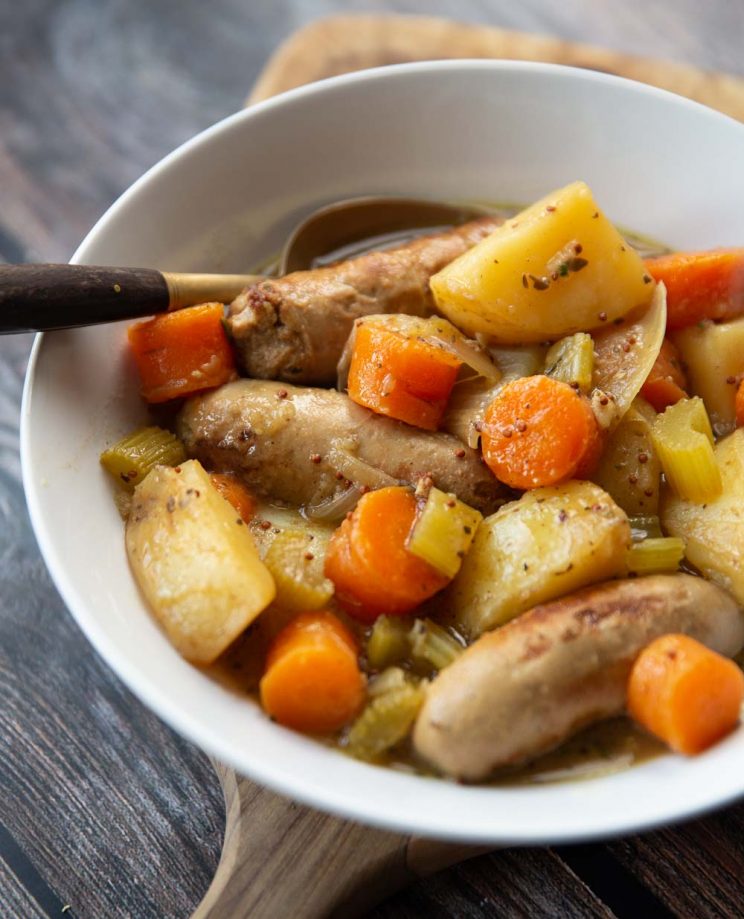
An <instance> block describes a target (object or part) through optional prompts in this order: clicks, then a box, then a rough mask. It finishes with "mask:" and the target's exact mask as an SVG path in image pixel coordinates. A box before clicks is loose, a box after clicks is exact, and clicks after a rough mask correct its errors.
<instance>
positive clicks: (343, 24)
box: [248, 15, 744, 121]
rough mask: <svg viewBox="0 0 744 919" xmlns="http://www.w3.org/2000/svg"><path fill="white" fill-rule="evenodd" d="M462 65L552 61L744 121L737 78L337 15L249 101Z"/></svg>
mask: <svg viewBox="0 0 744 919" xmlns="http://www.w3.org/2000/svg"><path fill="white" fill-rule="evenodd" d="M456 58H501V59H508V60H518V61H547V62H550V63H553V64H568V65H571V66H574V67H585V68H588V69H590V70H600V71H602V72H604V73H613V74H618V75H620V76H624V77H629V78H630V79H633V80H639V81H640V82H642V83H650V84H651V85H652V86H659V87H661V88H662V89H668V90H671V91H672V92H675V93H679V94H680V95H683V96H688V97H689V98H690V99H695V100H696V101H697V102H702V103H703V104H705V105H709V106H711V107H712V108H717V109H719V110H720V111H722V112H724V113H725V114H727V115H731V116H732V117H733V118H738V119H739V120H742V121H744V79H740V78H738V77H736V76H732V75H729V74H725V73H717V72H715V71H709V72H705V71H702V70H699V69H698V68H695V67H689V66H687V65H684V64H675V63H672V62H670V61H660V60H657V59H651V58H642V57H637V56H635V55H629V54H621V53H618V52H616V51H611V50H609V49H607V48H602V47H598V46H596V45H589V44H585V43H582V42H571V41H562V40H559V39H556V38H549V37H546V36H540V35H532V34H529V33H526V32H516V31H510V30H506V29H496V28H485V27H483V26H472V25H467V24H465V23H456V22H452V21H451V20H449V19H438V18H435V17H429V16H410V17H404V16H390V15H378V16H333V17H330V18H328V19H325V20H322V21H320V22H315V23H312V24H311V25H309V26H306V27H305V28H304V29H302V30H300V31H299V32H297V33H295V34H294V35H293V36H292V37H291V38H290V39H288V40H287V41H286V42H285V43H284V44H283V45H282V46H281V48H279V49H278V50H277V51H276V52H275V54H274V55H273V56H272V58H271V60H270V61H269V63H268V64H267V65H266V68H265V70H264V71H263V73H262V74H261V77H260V78H259V80H258V81H257V83H256V85H255V86H254V88H253V91H252V92H251V94H250V96H249V97H248V101H249V102H258V101H260V100H261V99H266V98H268V97H269V96H273V95H276V94H277V93H280V92H285V91H286V90H288V89H294V87H296V86H302V85H303V84H305V83H312V82H313V81H315V80H320V79H323V78H324V77H329V76H337V75H338V74H342V73H349V72H350V71H354V70H363V69H365V68H367V67H380V66H383V65H385V64H393V63H401V62H404V61H427V60H442V59H456Z"/></svg>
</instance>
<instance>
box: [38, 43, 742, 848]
mask: <svg viewBox="0 0 744 919" xmlns="http://www.w3.org/2000/svg"><path fill="white" fill-rule="evenodd" d="M464 69H465V70H476V71H477V70H487V71H494V70H495V71H503V72H507V73H508V72H520V71H523V72H528V73H542V74H545V75H549V76H552V77H554V78H556V79H562V78H563V79H565V78H571V79H573V78H576V76H577V75H578V74H580V75H581V79H582V80H585V81H589V82H598V83H607V84H615V85H617V84H624V85H626V87H627V89H628V90H629V91H634V92H637V93H639V94H641V95H649V94H650V95H652V96H657V97H660V98H664V99H666V100H667V103H668V104H671V105H676V106H680V107H688V108H691V109H694V110H696V111H697V116H698V117H707V118H710V119H714V120H716V121H720V120H723V121H726V122H729V123H731V124H732V125H736V127H737V128H740V129H741V130H742V131H743V132H744V125H741V124H740V123H739V122H737V121H736V120H735V119H733V118H730V117H729V116H727V115H725V114H723V113H720V112H717V111H714V110H712V109H710V108H708V107H707V106H704V105H702V104H700V103H697V102H695V101H693V100H690V99H687V98H686V97H682V96H678V95H676V94H674V93H671V92H668V91H666V90H663V89H660V88H658V87H654V86H649V85H647V84H643V83H639V82H637V81H634V80H628V79H626V78H623V77H619V76H616V75H613V74H607V73H602V72H598V71H593V70H583V69H580V68H575V67H567V66H564V65H560V64H547V63H540V62H531V61H511V60H498V61H494V60H487V59H483V60H481V59H464V60H461V59H453V60H444V61H422V62H416V63H408V64H395V65H389V66H385V67H378V68H373V69H369V70H364V71H358V72H354V73H350V74H343V75H341V76H337V77H331V78H328V79H325V80H321V81H317V82H315V83H311V84H308V85H305V86H301V87H298V88H296V89H292V90H289V91H287V92H285V93H282V94H280V95H278V96H275V97H272V98H270V99H267V100H265V101H262V102H259V103H256V104H255V105H252V106H250V107H249V108H246V109H243V110H241V111H239V112H236V113H234V114H232V115H229V116H227V117H226V118H223V119H221V120H220V121H218V122H216V123H215V124H214V125H212V126H210V127H208V128H206V129H205V130H204V131H202V132H200V133H199V134H197V135H196V136H194V137H192V138H190V139H189V140H187V141H185V142H184V143H183V144H181V145H180V146H179V147H177V148H176V149H175V150H173V151H172V152H171V153H169V154H167V155H166V156H165V157H164V158H163V159H161V160H160V161H158V162H157V163H156V164H154V165H153V166H152V167H151V168H150V169H148V170H147V171H146V172H145V173H144V174H143V175H142V176H141V177H140V178H139V179H137V180H136V181H135V182H134V183H133V184H132V185H131V186H129V188H128V189H127V190H126V191H124V192H123V194H122V195H120V197H119V198H118V199H117V200H116V201H115V202H114V203H113V204H112V205H111V206H110V207H109V208H108V209H107V211H106V212H105V213H104V214H103V215H102V216H101V217H100V218H99V220H98V221H97V222H96V224H95V225H94V226H93V228H92V229H91V230H90V231H89V233H88V234H87V235H86V236H85V238H84V240H83V241H82V243H81V244H80V245H79V247H78V248H77V250H76V251H75V253H74V255H73V257H72V258H71V259H70V263H71V264H84V263H85V253H86V250H87V249H88V248H89V247H90V246H91V245H92V243H93V241H94V239H95V237H96V236H97V235H98V233H99V232H101V231H102V230H104V229H105V228H106V227H107V226H108V224H109V222H113V221H115V220H116V219H117V216H118V213H119V211H120V210H121V209H122V208H124V207H125V206H126V204H127V202H128V201H129V199H130V198H131V197H133V196H134V195H136V194H138V193H139V192H140V191H141V190H142V189H143V188H145V187H146V186H147V184H148V183H150V182H152V181H153V180H155V179H156V178H157V177H158V175H159V174H160V173H161V172H162V171H165V170H167V169H168V168H169V166H170V164H171V163H172V162H173V161H174V160H177V159H178V158H180V157H181V156H182V155H183V154H184V153H187V152H189V151H191V150H194V149H197V148H198V147H200V146H201V145H204V144H208V143H209V142H210V141H211V139H212V138H213V137H214V136H216V135H217V134H219V133H221V132H222V131H225V130H227V129H229V128H230V126H231V125H232V124H233V123H235V122H238V121H242V120H247V119H250V118H252V117H253V116H254V115H255V114H257V113H259V112H264V111H266V110H268V109H271V108H274V107H281V106H283V105H285V104H287V103H289V102H294V101H296V100H298V99H301V98H302V97H304V96H308V95H314V94H317V93H323V92H325V91H326V90H327V89H328V88H330V87H336V86H344V85H349V84H354V83H357V82H368V81H375V80H386V79H391V78H392V79H395V78H396V77H397V76H399V75H400V74H404V73H406V72H411V73H421V72H427V71H432V70H433V71H461V70H464ZM43 341H44V335H43V334H38V335H37V336H36V338H35V340H34V343H33V346H32V350H31V354H30V358H29V363H28V368H27V374H26V379H25V383H24V389H23V398H22V405H21V426H20V442H21V464H22V475H23V485H24V490H25V494H26V502H27V506H28V511H29V516H30V519H31V523H32V527H33V530H34V533H35V536H36V539H37V541H38V544H39V548H40V550H41V554H42V556H43V558H44V561H45V563H46V565H47V567H48V570H49V572H50V575H51V577H52V580H53V582H54V584H55V586H56V587H57V589H58V591H59V593H60V595H61V597H62V599H63V601H64V602H65V605H66V606H67V608H68V610H69V611H70V612H71V613H72V615H73V616H74V618H75V619H76V621H77V623H78V625H79V626H80V627H81V629H82V630H83V632H84V633H85V634H86V636H87V638H88V639H89V641H90V642H91V643H92V644H93V646H94V648H95V649H96V650H97V651H98V653H99V654H100V655H101V657H102V658H103V659H104V660H105V661H106V663H107V664H108V665H109V666H110V667H111V669H112V670H113V671H114V672H115V673H116V674H117V676H118V677H120V678H121V679H122V681H123V682H124V683H125V684H126V685H127V687H128V688H129V689H130V690H131V691H132V692H133V694H134V695H135V696H136V697H137V698H138V699H139V700H140V701H141V702H143V703H144V704H145V705H147V706H148V707H149V708H151V709H152V710H153V711H154V712H155V713H156V714H157V715H158V716H159V717H160V718H162V719H163V720H164V721H165V722H166V723H167V724H168V725H169V726H171V727H172V728H173V729H175V730H176V731H177V732H178V733H180V734H181V735H183V736H184V737H186V738H188V739H189V740H190V741H192V742H193V743H194V744H196V745H197V746H198V747H199V748H201V749H202V750H204V751H205V752H206V753H208V754H209V755H211V756H213V757H215V758H216V759H218V760H219V761H220V762H223V763H225V764H227V765H230V766H233V767H234V768H235V769H237V770H238V771H239V772H241V773H242V774H244V775H246V776H247V777H249V778H251V779H253V780H255V781H256V782H258V783H260V784H261V785H264V786H266V787H267V788H270V789H272V790H273V791H275V792H277V793H279V794H282V795H285V796H287V797H289V798H292V799H294V800H297V801H300V802H302V803H304V804H307V805H310V806H312V807H316V808H318V809H320V810H322V811H326V812H329V813H332V814H335V815H338V816H340V817H344V818H347V819H351V820H357V821H361V822H363V823H366V824H368V825H371V826H378V827H381V828H384V829H388V830H392V831H398V832H401V833H414V834H416V835H420V836H424V837H434V838H438V839H448V840H452V841H461V842H468V843H474V844H476V843H488V844H496V843H499V844H502V845H507V844H508V845H535V844H560V843H570V842H577V841H584V840H590V839H598V838H609V837H612V836H616V835H621V834H626V833H630V832H639V831H643V830H646V829H649V828H652V827H655V826H658V825H659V824H668V823H672V822H675V821H680V820H683V819H688V818H690V817H693V816H696V815H698V814H701V813H703V812H705V811H708V810H711V809H713V808H716V807H720V806H722V805H725V804H727V803H730V802H732V801H734V800H736V799H737V798H739V797H741V796H742V795H743V794H744V775H742V776H741V777H739V776H738V775H737V776H734V775H732V774H729V775H728V776H727V781H725V782H722V783H720V784H716V782H713V781H711V782H709V783H706V784H705V786H704V787H700V786H698V787H696V788H695V789H694V790H693V789H688V788H686V787H685V784H684V782H683V783H682V787H683V788H684V790H685V792H690V793H689V795H687V796H686V797H683V798H682V800H681V801H679V800H675V802H674V804H673V805H670V804H669V802H668V801H667V800H666V798H665V799H664V800H663V801H661V802H657V801H649V800H648V799H646V800H645V801H644V802H643V805H642V807H640V808H639V807H638V805H637V803H633V802H627V807H626V808H625V809H624V810H623V812H622V814H620V815H618V816H616V817H615V819H613V820H609V821H608V820H607V819H603V818H602V815H601V814H596V813H593V812H592V811H591V810H585V809H583V808H582V807H581V805H580V804H579V801H580V798H577V799H576V803H577V807H576V817H575V819H572V820H571V821H570V822H569V823H568V824H565V825H562V826H558V827H556V826H555V824H554V823H552V822H551V820H550V807H549V806H547V807H546V809H545V810H546V819H545V820H544V821H542V822H540V821H539V820H538V821H534V820H533V821H532V822H531V823H530V824H529V825H528V826H522V825H518V824H515V823H514V822H511V823H509V825H508V828H505V827H499V826H488V827H486V826H484V825H482V824H479V825H476V826H473V825H469V823H468V820H467V819H459V817H458V816H454V817H453V816H451V815H449V814H445V815H443V814H440V813H438V812H434V813H427V814H423V813H421V812H418V813H417V814H415V815H412V813H411V812H410V811H409V812H407V813H406V814H405V815H403V816H401V813H400V808H399V807H398V806H396V803H395V802H396V801H397V800H400V799H399V798H398V797H397V794H396V795H391V799H392V803H391V804H390V805H389V806H388V807H385V808H379V807H378V808H377V809H374V808H372V807H370V806H368V805H366V804H365V802H364V801H363V800H362V799H361V798H360V796H359V795H357V794H353V793H349V789H348V788H343V789H340V788H337V787H334V786H333V785H332V784H326V785H322V786H321V785H318V784H315V785H312V786H310V785H308V784H307V783H305V784H303V777H302V773H301V771H300V770H299V769H297V768H289V769H287V768H284V769H280V770H277V764H276V763H271V764H267V763H264V762H262V761H261V760H260V759H259V758H255V759H254V760H250V761H248V760H245V759H241V760H240V761H236V757H235V755H234V751H233V749H232V746H231V744H230V742H229V740H228V739H227V738H225V737H224V736H223V735H218V734H215V733H211V734H210V732H209V730H207V729H206V728H205V726H204V725H202V724H200V723H199V722H198V721H197V720H196V719H193V718H192V717H191V716H190V714H189V712H188V711H187V710H186V708H185V706H181V705H178V704H177V703H175V702H174V701H173V700H172V699H171V698H170V697H169V695H168V693H167V692H165V691H164V690H163V687H162V686H161V685H160V683H158V682H157V681H155V680H151V679H149V678H148V677H146V676H145V675H144V674H143V673H142V672H141V671H140V669H139V667H138V665H137V663H136V662H135V661H133V660H130V659H128V658H122V656H121V655H120V653H119V649H118V648H117V646H116V644H115V643H114V642H113V641H111V640H110V639H109V637H108V636H107V634H106V632H105V630H103V629H102V628H101V627H100V626H99V624H98V621H97V618H96V616H95V614H93V613H91V612H90V611H89V610H88V608H87V605H86V601H85V597H84V596H83V594H82V593H80V592H79V590H78V588H77V587H76V585H75V583H73V581H72V580H71V579H70V578H69V577H68V575H67V572H66V570H65V568H64V565H63V564H62V563H61V560H60V558H59V556H58V554H57V551H56V549H55V541H54V535H53V533H52V532H50V531H49V530H48V528H47V527H46V524H45V521H44V515H43V489H40V488H39V487H38V483H37V482H36V481H35V480H34V478H33V476H32V455H31V443H30V436H31V407H32V402H33V393H34V380H35V376H36V367H37V363H38V361H39V357H40V353H41V349H42V345H43ZM353 766H354V767H356V768H357V769H358V770H374V771H375V772H378V773H379V772H383V773H385V775H386V779H385V782H386V783H389V785H390V788H391V789H395V790H396V792H397V793H399V794H401V795H402V796H404V795H405V793H406V790H411V789H412V786H411V785H410V783H411V782H414V783H420V782H422V781H424V782H428V781H436V782H438V781H440V780H437V779H434V780H431V779H425V778H421V777H419V776H412V775H408V774H404V773H399V772H394V771H392V770H387V769H380V767H374V766H367V765H366V764H361V763H356V762H354V763H353ZM638 768H639V767H634V769H632V770H629V771H628V772H631V773H632V772H635V770H636V769H638ZM708 771H709V770H708ZM628 772H626V773H621V774H620V777H621V778H622V776H623V775H627V774H628ZM359 774H360V777H361V772H360V773H359ZM706 774H707V773H706ZM662 778H663V776H662ZM603 781H606V780H603V779H599V780H590V781H589V782H586V783H585V782H577V783H570V785H573V786H575V787H578V788H583V787H588V786H589V785H594V784H595V782H603ZM445 784H447V785H449V783H445ZM688 784H689V783H688ZM450 787H451V786H450ZM556 787H560V788H561V789H565V790H566V791H568V792H569V797H573V795H571V794H570V792H571V790H572V789H571V788H570V786H568V785H565V784H563V785H560V786H556V785H549V786H530V787H527V788H523V787H504V786H483V785H480V786H478V785H476V786H458V791H459V792H460V793H461V794H462V800H463V804H465V803H466V802H469V803H470V804H471V805H472V806H473V807H474V808H477V807H478V804H479V801H480V800H481V799H482V796H483V795H484V793H486V794H490V795H494V796H500V795H508V796H509V797H511V796H514V795H516V796H518V797H520V796H526V795H537V796H540V795H545V793H546V792H549V791H550V790H551V789H555V788H556ZM617 790H618V791H619V790H620V789H619V788H618V789H617ZM693 792H694V793H693ZM662 797H664V796H662ZM545 803H546V804H548V802H547V800H546V801H545Z"/></svg>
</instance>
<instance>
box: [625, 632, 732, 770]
mask: <svg viewBox="0 0 744 919" xmlns="http://www.w3.org/2000/svg"><path fill="white" fill-rule="evenodd" d="M743 699H744V674H742V672H741V670H740V669H739V668H738V667H737V666H736V664H735V663H734V662H733V661H730V660H729V659H728V658H726V657H723V656H722V655H720V654H717V653H716V652H715V651H711V650H710V648H706V647H705V645H703V644H701V643H700V642H699V641H695V639H694V638H690V637H689V636H688V635H677V634H672V635H662V636H661V637H660V638H657V639H656V640H655V641H652V642H651V644H650V645H648V646H647V647H646V648H644V650H643V651H641V653H640V654H639V656H638V658H637V659H636V662H635V664H634V665H633V670H632V671H631V674H630V680H629V682H628V711H629V713H630V714H631V716H632V717H633V718H634V719H635V720H636V721H637V722H638V723H639V724H641V725H643V727H645V728H646V730H648V731H650V732H651V733H652V734H655V735H656V736H657V737H659V738H660V739H661V740H663V741H665V742H666V743H668V744H669V746H670V747H671V748H672V749H673V750H675V751H676V752H677V753H687V754H693V753H700V752H701V751H702V750H705V749H706V748H707V747H709V746H711V744H714V743H715V742H716V741H717V740H720V739H721V738H722V737H724V736H725V735H726V734H728V733H729V732H730V731H732V730H733V729H734V727H735V726H736V724H737V723H738V721H739V713H740V710H741V704H742V700H743Z"/></svg>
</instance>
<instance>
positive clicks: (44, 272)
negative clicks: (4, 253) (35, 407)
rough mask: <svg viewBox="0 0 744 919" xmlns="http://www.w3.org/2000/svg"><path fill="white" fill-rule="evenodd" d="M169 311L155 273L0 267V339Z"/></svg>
mask: <svg viewBox="0 0 744 919" xmlns="http://www.w3.org/2000/svg"><path fill="white" fill-rule="evenodd" d="M168 306H169V293H168V285H167V283H166V280H165V278H164V277H163V275H162V273H161V272H160V271H156V270H155V269H154V268H101V267H91V266H89V265H0V334H8V333H11V332H30V331H39V332H43V331H46V330H49V329H67V328H71V327H72V326H80V325H95V324H96V323H99V322H114V321H115V320H117V319H133V318H136V317H138V316H151V315H152V314H153V313H159V312H163V311H164V310H167V309H168Z"/></svg>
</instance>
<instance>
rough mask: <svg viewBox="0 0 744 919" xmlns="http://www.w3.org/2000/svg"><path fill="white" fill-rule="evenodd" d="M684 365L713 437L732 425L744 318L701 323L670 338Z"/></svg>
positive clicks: (742, 364)
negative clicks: (707, 418)
mask: <svg viewBox="0 0 744 919" xmlns="http://www.w3.org/2000/svg"><path fill="white" fill-rule="evenodd" d="M672 341H673V342H674V344H675V345H676V346H677V347H678V348H679V351H680V354H681V355H682V360H683V361H684V362H685V367H686V370H687V377H688V380H689V382H690V387H691V389H692V392H694V393H695V395H696V396H701V397H702V400H703V402H705V407H706V408H707V409H708V411H709V412H710V420H711V422H712V424H713V429H714V430H715V432H716V433H717V434H725V433H727V432H728V431H731V430H732V429H733V427H734V425H735V424H736V411H735V409H734V401H735V399H736V386H737V383H738V381H739V379H740V378H741V374H742V373H744V318H742V319H734V320H732V321H731V322H722V323H721V324H720V325H714V324H713V323H712V322H703V323H700V324H699V325H694V326H691V327H690V328H689V329H682V330H681V331H680V332H676V333H675V334H674V335H672Z"/></svg>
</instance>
